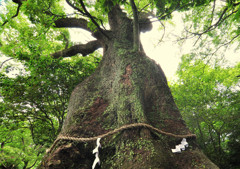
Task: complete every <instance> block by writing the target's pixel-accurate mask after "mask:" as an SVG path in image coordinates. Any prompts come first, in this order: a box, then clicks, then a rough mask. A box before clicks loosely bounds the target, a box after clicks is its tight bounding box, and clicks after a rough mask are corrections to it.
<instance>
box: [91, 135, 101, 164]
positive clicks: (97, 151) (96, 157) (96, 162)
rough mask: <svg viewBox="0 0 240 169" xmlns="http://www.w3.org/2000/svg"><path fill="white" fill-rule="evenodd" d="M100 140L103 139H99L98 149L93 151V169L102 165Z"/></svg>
mask: <svg viewBox="0 0 240 169" xmlns="http://www.w3.org/2000/svg"><path fill="white" fill-rule="evenodd" d="M100 140H101V138H98V139H97V147H96V148H95V149H94V150H93V154H95V160H94V162H93V165H92V169H94V168H95V166H96V165H97V164H99V165H100V158H99V148H101V144H100Z"/></svg>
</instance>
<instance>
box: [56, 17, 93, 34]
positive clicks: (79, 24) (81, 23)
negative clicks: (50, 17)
mask: <svg viewBox="0 0 240 169" xmlns="http://www.w3.org/2000/svg"><path fill="white" fill-rule="evenodd" d="M87 24H88V21H86V20H85V19H83V18H61V19H58V20H56V21H55V27H57V28H82V29H85V30H87V31H90V32H91V29H89V28H88V26H87Z"/></svg>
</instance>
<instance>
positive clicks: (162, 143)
mask: <svg viewBox="0 0 240 169" xmlns="http://www.w3.org/2000/svg"><path fill="white" fill-rule="evenodd" d="M13 2H15V3H17V4H18V6H17V12H16V8H15V12H14V15H10V14H11V12H10V13H9V15H7V17H6V18H5V20H4V21H3V23H2V25H3V26H4V27H5V26H8V25H9V24H12V23H11V22H12V21H13V20H14V19H16V17H18V15H19V13H21V9H22V10H23V11H24V13H25V16H27V17H29V19H30V21H31V22H32V23H33V24H44V26H46V27H47V28H51V27H53V28H79V29H84V30H86V31H89V32H90V33H91V34H92V36H93V37H94V38H96V40H93V41H90V42H88V43H86V44H77V45H73V46H71V47H69V48H66V49H63V50H61V51H56V52H53V53H51V54H47V53H46V54H45V55H44V57H46V55H49V57H52V58H65V57H71V56H74V55H76V54H82V55H83V56H86V55H88V54H90V53H92V52H94V51H95V50H97V49H98V48H100V47H101V48H103V59H102V61H101V63H100V64H99V66H98V68H97V70H96V71H95V72H94V73H93V74H92V75H91V76H90V77H89V78H87V79H86V80H84V81H83V82H81V83H80V84H79V85H77V86H76V88H75V89H74V90H73V92H72V95H71V97H70V102H69V105H68V113H67V116H66V119H65V121H64V124H63V127H62V130H61V133H60V136H59V137H58V139H57V141H58V142H55V144H54V146H53V147H52V148H51V149H50V151H49V152H48V153H47V154H46V156H45V158H44V159H43V161H42V164H41V166H40V167H41V168H90V167H91V166H92V163H93V161H94V155H93V154H92V149H93V148H94V147H95V140H96V138H97V136H99V135H102V134H105V133H108V132H110V131H112V130H114V129H118V128H119V127H122V126H126V125H129V124H137V125H138V126H137V127H128V128H121V129H122V130H119V132H115V133H114V134H112V135H109V136H108V137H103V139H102V140H101V144H102V149H101V151H100V158H101V168H217V166H216V165H214V164H213V163H212V162H211V161H210V160H209V159H208V158H207V157H206V156H205V155H204V154H203V153H202V152H201V150H199V149H198V146H197V145H196V143H195V137H194V135H193V134H191V132H190V131H189V129H188V128H187V127H186V125H185V123H184V121H183V120H182V117H181V115H180V112H179V110H178V108H177V106H176V104H175V102H174V100H173V97H172V94H171V91H170V89H169V87H168V84H167V80H166V77H165V75H164V73H163V71H162V69H161V68H160V66H159V65H157V64H156V63H155V62H154V61H153V60H151V59H149V58H148V57H147V56H146V55H145V53H144V50H143V48H142V45H141V42H140V40H139V39H140V38H139V35H140V32H145V31H149V30H151V27H152V26H151V22H150V20H149V18H148V16H149V13H148V12H149V11H152V12H154V13H155V15H156V16H157V18H158V19H159V20H164V19H167V18H170V17H171V14H172V12H174V11H176V10H179V11H181V10H188V9H190V8H191V7H196V6H200V5H207V4H209V3H210V2H211V1H203V0H202V1H201V0H199V1H194V0H181V1H180V0H179V1H172V0H161V1H160V0H155V1H152V0H146V1H145V0H144V1H134V0H130V1H125V0H114V1H113V0H100V1H83V0H79V1H74V0H73V1H70V0H66V2H67V3H68V5H70V6H71V7H72V8H73V9H74V10H75V14H73V15H66V14H65V13H64V12H63V11H62V10H61V9H60V8H59V6H58V5H57V2H58V1H53V0H47V1H41V0H22V1H21V0H19V1H13ZM214 2H215V1H214ZM237 5H238V4H237ZM124 10H125V11H124ZM13 11H14V10H13V8H12V13H13ZM19 11H20V12H19ZM104 25H105V27H106V26H109V27H110V28H109V29H105V27H104ZM47 30H48V29H46V31H47ZM42 33H44V31H42ZM16 34H17V33H16ZM6 45H8V44H6ZM35 45H37V44H35ZM15 50H16V51H17V52H16V53H15V54H16V55H15V56H16V58H19V59H22V60H26V61H29V58H31V57H30V56H28V55H27V53H28V50H18V49H15ZM39 55H40V54H39ZM30 60H31V59H30ZM146 124H148V125H150V126H152V127H155V128H157V129H160V130H161V131H160V130H153V128H151V127H149V126H148V125H146ZM117 131H118V130H117ZM162 131H164V132H162ZM102 136H103V135H102ZM183 137H187V141H188V142H189V145H190V147H189V148H188V149H187V150H186V151H183V152H182V153H180V154H173V153H172V152H171V149H173V148H174V147H175V145H176V144H179V143H180V142H181V139H182V138H183ZM76 138H79V139H76ZM74 140H75V141H74ZM76 140H77V141H76Z"/></svg>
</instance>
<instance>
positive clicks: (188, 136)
mask: <svg viewBox="0 0 240 169" xmlns="http://www.w3.org/2000/svg"><path fill="white" fill-rule="evenodd" d="M140 127H144V128H148V129H150V130H152V131H155V132H157V133H159V134H163V135H166V136H171V137H175V138H196V135H195V134H185V135H177V134H173V133H168V132H165V131H162V130H160V129H158V128H155V127H153V126H151V125H149V124H146V123H133V124H127V125H124V126H122V127H120V128H117V129H115V130H112V131H109V132H107V133H105V134H102V135H99V136H95V137H89V138H81V137H71V136H63V135H59V136H58V137H57V139H56V140H55V141H54V143H53V144H52V146H51V147H50V149H49V151H48V153H51V152H52V150H53V148H54V147H55V146H56V144H57V143H58V141H60V140H70V141H78V142H88V141H94V140H97V139H98V138H104V137H107V136H110V135H113V134H115V133H118V132H120V131H123V130H127V129H134V128H140Z"/></svg>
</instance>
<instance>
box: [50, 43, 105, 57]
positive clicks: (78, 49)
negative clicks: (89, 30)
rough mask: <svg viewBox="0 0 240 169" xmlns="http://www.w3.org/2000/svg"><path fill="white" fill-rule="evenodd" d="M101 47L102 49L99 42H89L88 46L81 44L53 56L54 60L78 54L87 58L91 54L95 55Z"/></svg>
mask: <svg viewBox="0 0 240 169" xmlns="http://www.w3.org/2000/svg"><path fill="white" fill-rule="evenodd" d="M100 47H102V45H101V44H100V42H99V41H98V40H94V41H90V42H88V43H87V44H79V45H75V46H72V47H70V48H68V49H64V50H62V51H58V52H56V53H53V54H51V55H52V56H53V57H54V58H60V57H70V56H74V55H76V54H78V53H80V54H82V55H83V56H86V55H88V54H90V53H93V52H94V51H95V50H97V49H98V48H100Z"/></svg>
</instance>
